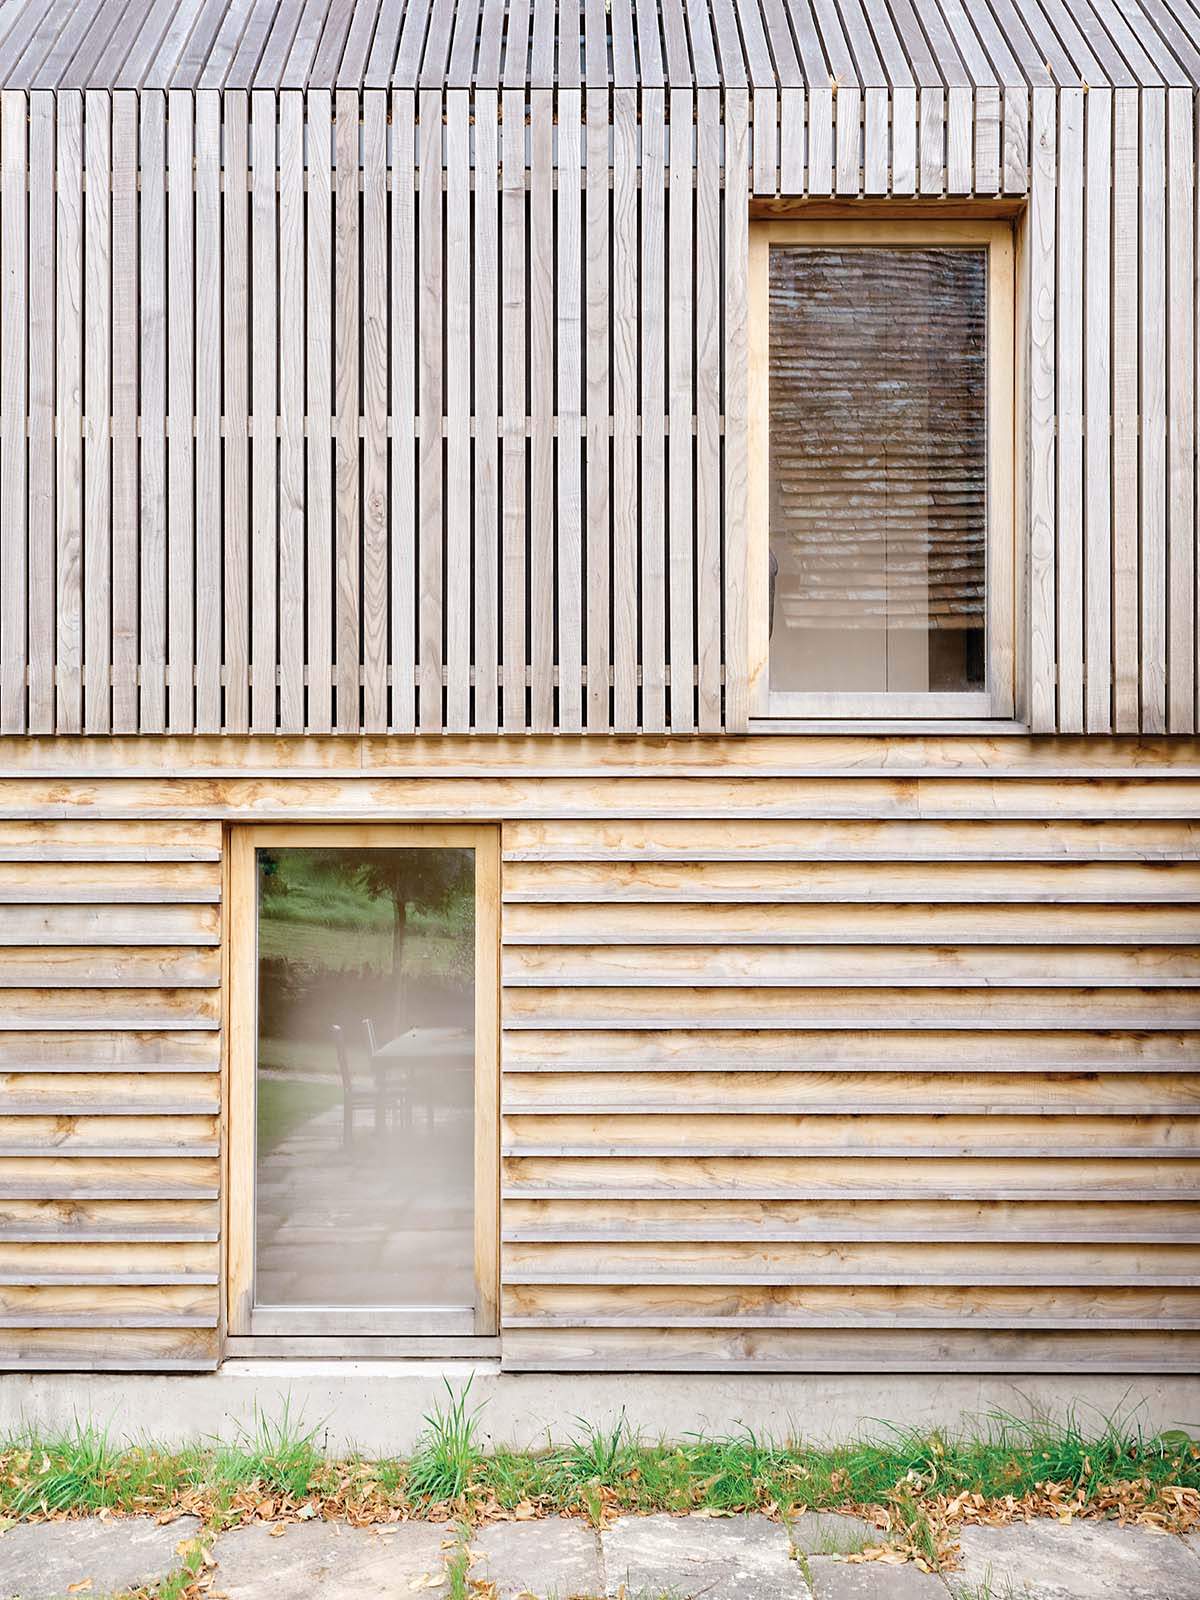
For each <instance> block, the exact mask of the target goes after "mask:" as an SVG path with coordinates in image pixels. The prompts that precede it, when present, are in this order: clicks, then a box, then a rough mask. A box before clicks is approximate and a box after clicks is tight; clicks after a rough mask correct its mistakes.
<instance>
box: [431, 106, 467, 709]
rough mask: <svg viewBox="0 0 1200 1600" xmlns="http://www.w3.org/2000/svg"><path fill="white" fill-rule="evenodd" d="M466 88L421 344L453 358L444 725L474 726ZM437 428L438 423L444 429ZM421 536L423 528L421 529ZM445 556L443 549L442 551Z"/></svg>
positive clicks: (450, 151) (450, 140)
mask: <svg viewBox="0 0 1200 1600" xmlns="http://www.w3.org/2000/svg"><path fill="white" fill-rule="evenodd" d="M469 114H470V112H469V107H468V105H467V94H466V92H465V91H464V90H461V89H451V90H449V91H448V92H447V94H446V238H445V254H446V291H445V299H444V302H443V304H441V305H439V306H438V308H437V310H436V312H435V317H436V319H437V320H436V321H435V322H434V324H433V326H431V327H430V326H426V325H425V323H424V322H423V323H422V326H421V345H422V349H424V346H425V343H426V341H427V340H428V339H430V338H433V339H436V338H438V337H439V336H440V328H439V326H438V324H439V323H440V322H441V321H442V320H443V319H444V321H445V328H446V349H447V351H448V360H447V362H446V374H445V397H446V398H445V407H446V484H445V499H446V507H445V509H446V569H445V584H446V593H445V619H446V628H445V637H446V729H447V731H448V732H450V733H466V732H469V730H470V726H471V655H472V639H471V587H472V585H471V368H472V365H473V364H475V363H473V361H472V358H471V356H470V354H469V351H470V350H471V346H472V333H471V298H472V297H471V231H470V205H471V150H470V138H471V135H470V124H469V120H468V119H469ZM439 432H440V429H439ZM422 537H424V529H423V530H422ZM439 555H440V550H439Z"/></svg>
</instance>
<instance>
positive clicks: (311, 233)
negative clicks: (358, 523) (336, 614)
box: [305, 92, 334, 733]
mask: <svg viewBox="0 0 1200 1600" xmlns="http://www.w3.org/2000/svg"><path fill="white" fill-rule="evenodd" d="M306 111H307V117H308V147H309V150H310V151H311V152H312V153H313V159H312V160H311V161H310V162H309V165H308V207H307V216H306V226H307V253H306V259H305V269H306V272H305V284H306V301H307V310H308V315H307V321H306V329H307V369H308V390H307V395H306V400H305V410H306V415H307V418H308V435H309V439H310V441H311V443H310V447H309V450H308V452H307V458H306V478H305V492H306V512H307V524H308V525H307V547H306V573H307V583H308V615H307V632H308V709H307V727H308V731H309V732H310V733H329V732H330V731H331V730H332V728H333V692H332V691H333V560H334V554H333V553H334V513H333V444H332V437H331V436H332V433H333V415H334V411H333V407H334V397H333V364H332V348H333V346H332V324H333V306H332V298H331V297H332V286H333V172H332V149H333V127H332V122H333V107H332V103H331V100H330V96H329V95H328V94H327V93H324V92H318V93H315V94H310V95H309V96H308V97H307V102H306Z"/></svg>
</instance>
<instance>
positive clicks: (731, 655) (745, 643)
mask: <svg viewBox="0 0 1200 1600" xmlns="http://www.w3.org/2000/svg"><path fill="white" fill-rule="evenodd" d="M823 93H824V91H821V90H819V89H817V88H814V89H813V90H812V92H811V93H810V96H809V117H810V122H809V188H810V190H812V191H813V192H814V193H815V192H816V189H815V188H814V182H813V172H814V166H813V163H814V144H815V127H814V123H813V120H812V119H813V118H814V116H815V117H816V118H817V119H818V120H820V119H821V118H822V117H823V115H824V107H823V106H822V105H821V104H820V102H821V100H822V96H823ZM746 154H747V152H746V101H745V96H744V95H743V94H742V93H741V92H739V91H733V92H730V93H727V94H726V96H725V217H724V221H725V273H726V298H725V319H726V320H725V726H726V728H727V729H728V730H729V731H730V732H731V733H739V732H742V731H744V730H745V728H746V727H747V724H748V722H749V716H750V673H751V670H752V667H753V665H754V664H753V663H751V662H750V660H749V645H750V615H751V596H750V593H749V589H748V582H749V580H748V577H747V573H748V571H749V570H750V545H751V543H752V542H753V540H755V539H760V540H761V539H762V537H763V531H764V530H762V529H755V530H754V531H753V533H751V531H750V530H749V529H747V527H746V525H745V508H746V504H747V496H748V487H749V445H748V436H747V429H748V425H749V385H748V376H747V366H748V361H749V311H748V304H747V280H748V275H749V230H748V225H747V220H746V208H745V205H744V204H743V202H742V199H741V182H742V174H743V172H744V170H745V165H746ZM755 570H757V567H756V568H755Z"/></svg>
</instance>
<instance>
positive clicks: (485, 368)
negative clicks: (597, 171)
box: [471, 89, 607, 733]
mask: <svg viewBox="0 0 1200 1600" xmlns="http://www.w3.org/2000/svg"><path fill="white" fill-rule="evenodd" d="M499 110H500V107H499V101H498V97H497V95H496V93H495V91H494V90H490V89H488V90H484V89H479V90H477V91H476V93H475V150H474V169H475V202H474V215H473V218H472V222H473V233H472V244H473V250H472V255H473V262H472V273H473V288H474V296H475V344H476V348H477V350H478V357H477V359H476V362H475V390H474V397H473V412H474V419H475V441H474V452H475V487H474V506H473V512H474V519H475V542H474V550H473V555H472V570H473V577H474V586H473V587H474V596H473V599H474V607H475V640H474V650H473V653H472V654H473V661H474V686H475V694H474V701H473V705H472V709H471V726H472V727H473V728H474V729H475V730H476V731H478V732H479V733H495V732H496V731H497V729H498V728H499V720H498V683H499V661H500V630H501V618H500V610H499V607H500V587H499V572H500V558H501V549H500V541H501V530H500V476H499V472H500V463H499V449H500V446H499V420H500V419H499V408H500V398H499V396H500V385H499V370H498V369H499V364H500V359H501V355H500V317H501V306H500V255H499V233H500V193H499V184H500V127H499ZM606 193H607V191H606ZM523 598H524V597H523V595H522V599H523Z"/></svg>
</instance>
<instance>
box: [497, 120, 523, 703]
mask: <svg viewBox="0 0 1200 1600" xmlns="http://www.w3.org/2000/svg"><path fill="white" fill-rule="evenodd" d="M502 116H503V128H502V141H503V150H502V155H501V174H500V183H501V197H500V207H501V219H500V228H501V242H500V250H501V255H502V263H503V264H502V268H501V273H502V280H503V314H502V319H501V338H502V340H503V345H504V369H503V373H502V383H503V389H502V393H501V401H500V404H501V418H502V421H501V428H502V432H503V441H504V443H503V458H504V459H503V478H502V484H501V494H502V499H503V513H502V522H503V531H502V549H503V568H502V573H501V591H502V594H503V599H504V638H503V651H504V687H503V697H502V701H501V710H502V715H501V727H502V729H503V731H504V732H505V733H519V732H520V731H522V730H523V729H524V728H525V727H526V725H527V719H526V685H525V669H526V661H527V655H526V635H525V606H524V603H523V602H524V596H525V585H526V578H527V570H528V569H527V560H526V548H525V482H526V455H525V429H526V418H527V415H528V412H527V406H528V399H527V395H526V377H525V345H526V329H525V305H526V283H527V279H526V270H525V210H526V200H525V162H526V154H525V98H524V95H523V94H522V93H521V92H520V91H509V90H505V92H504V95H503V97H502Z"/></svg>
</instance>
